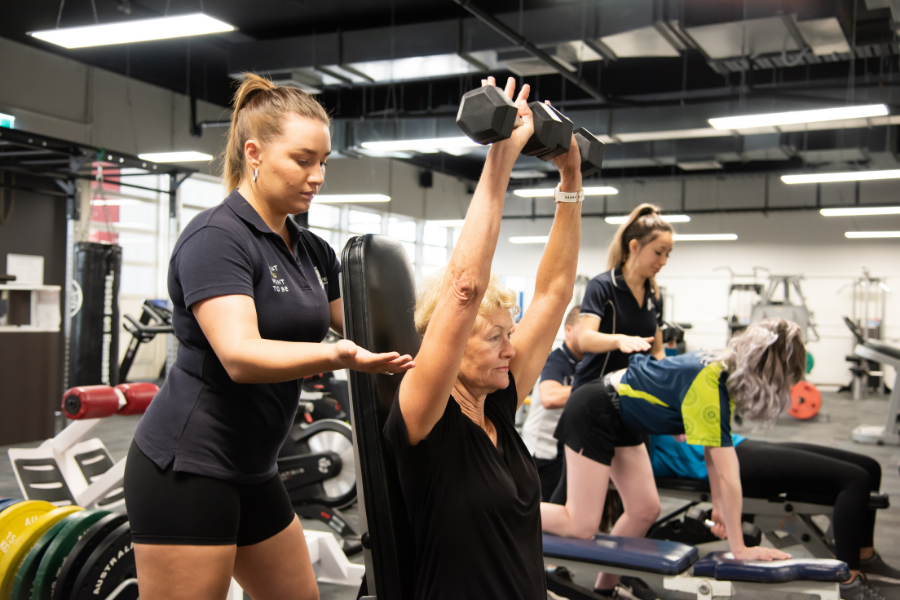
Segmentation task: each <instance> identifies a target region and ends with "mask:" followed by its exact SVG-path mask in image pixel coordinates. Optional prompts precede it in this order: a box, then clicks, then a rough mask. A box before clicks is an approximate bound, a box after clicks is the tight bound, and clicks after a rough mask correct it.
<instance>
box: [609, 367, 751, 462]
mask: <svg viewBox="0 0 900 600" xmlns="http://www.w3.org/2000/svg"><path fill="white" fill-rule="evenodd" d="M727 379H728V372H727V371H725V370H724V365H722V363H721V362H713V363H710V364H704V363H703V357H702V354H701V353H699V352H691V353H689V354H682V355H680V356H675V357H667V358H665V359H664V360H657V359H655V358H653V357H651V356H647V355H636V356H632V357H631V360H630V361H629V363H628V370H627V371H625V374H624V375H623V376H622V380H621V382H620V383H619V398H620V413H621V417H622V423H623V424H624V425H625V427H626V428H628V429H629V430H630V431H633V432H636V433H653V434H658V435H678V434H680V433H684V434H685V436H686V438H687V443H688V444H696V445H699V446H713V447H728V446H733V445H734V444H733V441H732V439H731V414H732V412H733V411H734V401H733V400H731V398H730V397H729V396H728V388H727V387H726V386H725V381H726V380H727Z"/></svg>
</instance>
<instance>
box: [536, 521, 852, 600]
mask: <svg viewBox="0 0 900 600" xmlns="http://www.w3.org/2000/svg"><path fill="white" fill-rule="evenodd" d="M543 544H544V556H546V557H549V558H558V559H564V560H569V561H575V562H579V563H587V564H592V565H597V566H598V567H600V569H599V570H602V571H605V572H609V573H614V574H620V575H633V576H637V577H641V578H643V579H646V580H647V581H648V583H650V585H651V587H655V588H656V589H668V590H675V591H680V592H687V593H691V594H695V595H696V597H697V598H698V600H709V599H712V598H715V597H730V596H734V595H736V594H738V593H740V592H743V591H764V592H767V593H791V592H800V593H806V594H814V595H818V596H819V597H820V598H821V599H822V600H839V597H840V589H839V585H838V583H839V582H841V581H846V580H847V579H848V578H849V577H850V571H849V569H848V567H847V564H846V563H844V562H841V561H837V560H828V559H815V558H813V559H792V560H786V561H739V560H735V559H734V558H732V557H731V554H730V553H729V552H713V553H711V554H709V555H707V556H705V557H703V558H702V559H699V553H698V551H697V548H696V547H694V546H689V545H687V544H681V543H678V542H669V541H663V540H652V539H645V538H628V537H620V536H613V535H596V536H594V537H593V538H592V539H589V540H579V539H572V538H563V537H558V536H555V535H550V534H547V533H545V534H543ZM698 559H699V560H698ZM691 567H693V569H692V568H691ZM547 586H548V589H550V590H551V591H554V592H557V593H561V592H563V591H565V592H572V591H576V595H575V596H574V597H576V598H592V597H593V595H591V594H590V592H589V591H588V590H586V589H584V588H578V587H577V586H575V585H574V584H572V582H571V578H570V577H568V575H565V576H563V577H560V576H558V575H554V574H553V572H552V570H550V571H548V575H547ZM569 597H573V596H569Z"/></svg>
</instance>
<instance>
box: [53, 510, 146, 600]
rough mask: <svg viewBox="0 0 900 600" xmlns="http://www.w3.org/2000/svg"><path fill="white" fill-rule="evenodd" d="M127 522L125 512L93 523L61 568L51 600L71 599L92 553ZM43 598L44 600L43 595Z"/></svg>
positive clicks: (113, 514)
mask: <svg viewBox="0 0 900 600" xmlns="http://www.w3.org/2000/svg"><path fill="white" fill-rule="evenodd" d="M127 522H128V516H127V515H125V514H124V513H112V514H109V515H106V516H105V517H103V518H102V519H100V520H99V521H97V522H96V523H94V524H93V525H91V527H90V529H88V530H87V531H85V532H84V535H82V536H81V539H80V540H78V542H76V543H75V546H74V547H73V548H72V551H71V552H69V555H68V557H66V561H65V562H64V563H63V564H62V566H61V567H60V568H59V572H58V574H57V575H56V581H55V582H54V584H53V594H52V595H51V596H50V598H51V600H70V598H71V597H72V589H73V588H74V587H75V580H76V579H77V578H78V575H79V574H80V573H81V570H82V569H83V568H84V566H85V564H87V561H88V559H89V558H90V557H91V554H92V553H93V552H94V550H96V549H97V548H98V547H99V546H100V545H101V544H102V543H103V540H104V539H106V536H108V535H109V534H110V533H112V532H113V531H115V530H116V529H118V528H119V527H120V526H121V525H122V524H123V523H127ZM57 537H58V536H57ZM41 600H43V597H42V598H41Z"/></svg>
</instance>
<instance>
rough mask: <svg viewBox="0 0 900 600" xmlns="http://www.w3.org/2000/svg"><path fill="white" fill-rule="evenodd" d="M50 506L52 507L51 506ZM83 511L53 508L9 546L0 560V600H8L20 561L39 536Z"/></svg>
mask: <svg viewBox="0 0 900 600" xmlns="http://www.w3.org/2000/svg"><path fill="white" fill-rule="evenodd" d="M51 506H52V505H51ZM81 510H84V509H83V508H81V507H80V506H64V507H62V508H55V509H53V510H51V511H50V512H47V513H44V514H43V515H41V516H39V517H36V518H35V519H34V520H32V522H31V525H28V526H27V527H26V529H25V530H24V531H23V532H22V533H20V534H19V535H18V536H17V537H16V539H15V541H14V542H13V543H12V544H10V546H9V549H8V550H7V552H6V554H4V555H3V556H2V558H0V600H9V597H10V592H11V590H12V585H13V582H14V581H15V579H16V573H17V572H18V571H19V567H20V566H21V565H22V561H23V560H24V559H25V556H26V555H27V554H28V551H29V550H31V547H32V546H33V545H34V543H35V542H37V541H38V540H39V539H41V536H42V535H44V534H45V533H47V531H48V530H49V529H50V528H51V527H53V526H54V525H56V524H57V523H58V522H59V521H61V520H62V519H65V518H66V517H68V516H69V515H71V514H72V513H76V512H78V511H81Z"/></svg>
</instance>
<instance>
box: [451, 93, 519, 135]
mask: <svg viewBox="0 0 900 600" xmlns="http://www.w3.org/2000/svg"><path fill="white" fill-rule="evenodd" d="M518 112H519V109H518V108H516V105H515V104H513V101H512V100H510V99H509V96H507V95H506V94H505V93H504V92H503V90H501V89H500V88H498V87H497V86H494V85H488V86H484V87H480V88H478V89H475V90H472V91H470V92H466V93H465V94H464V95H463V97H462V100H461V101H460V103H459V112H458V113H457V115H456V124H457V125H459V128H460V129H462V130H463V133H465V134H466V135H467V136H468V137H469V138H470V139H471V140H472V141H473V142H477V143H479V144H492V143H494V142H499V141H500V140H505V139H509V136H511V135H512V131H513V127H514V126H515V124H516V114H517V113H518Z"/></svg>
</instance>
